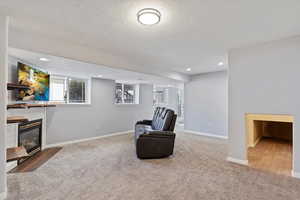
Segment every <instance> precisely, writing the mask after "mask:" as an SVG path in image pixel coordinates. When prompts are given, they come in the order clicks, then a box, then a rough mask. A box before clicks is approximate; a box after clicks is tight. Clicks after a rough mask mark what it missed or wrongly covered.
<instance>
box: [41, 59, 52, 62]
mask: <svg viewBox="0 0 300 200" xmlns="http://www.w3.org/2000/svg"><path fill="white" fill-rule="evenodd" d="M40 61H44V62H49V61H50V60H49V59H48V58H40Z"/></svg>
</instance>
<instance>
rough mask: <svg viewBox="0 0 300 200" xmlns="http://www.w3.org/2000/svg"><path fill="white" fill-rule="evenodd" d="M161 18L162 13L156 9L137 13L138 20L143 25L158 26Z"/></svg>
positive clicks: (147, 9) (146, 9) (145, 9)
mask: <svg viewBox="0 0 300 200" xmlns="http://www.w3.org/2000/svg"><path fill="white" fill-rule="evenodd" d="M160 17H161V14H160V12H159V11H158V10H156V9H154V8H144V9H142V10H140V11H139V12H138V13H137V20H138V22H140V23H141V24H143V25H154V24H158V23H159V22H160Z"/></svg>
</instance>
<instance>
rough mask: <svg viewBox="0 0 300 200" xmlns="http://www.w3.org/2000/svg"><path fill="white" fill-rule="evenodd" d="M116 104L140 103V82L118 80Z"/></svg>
mask: <svg viewBox="0 0 300 200" xmlns="http://www.w3.org/2000/svg"><path fill="white" fill-rule="evenodd" d="M115 103H116V104H139V84H128V83H119V82H116V90H115Z"/></svg>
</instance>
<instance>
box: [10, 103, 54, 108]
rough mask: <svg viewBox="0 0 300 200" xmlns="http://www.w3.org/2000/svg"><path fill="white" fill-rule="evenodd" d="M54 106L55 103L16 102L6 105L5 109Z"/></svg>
mask: <svg viewBox="0 0 300 200" xmlns="http://www.w3.org/2000/svg"><path fill="white" fill-rule="evenodd" d="M48 107H56V105H55V104H26V103H17V104H10V105H7V109H26V108H28V109H29V108H48Z"/></svg>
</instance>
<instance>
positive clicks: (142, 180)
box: [8, 134, 300, 200]
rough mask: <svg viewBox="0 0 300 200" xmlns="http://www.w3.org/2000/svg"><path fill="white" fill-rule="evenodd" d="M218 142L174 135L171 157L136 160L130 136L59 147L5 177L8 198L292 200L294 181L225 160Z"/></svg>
mask: <svg viewBox="0 0 300 200" xmlns="http://www.w3.org/2000/svg"><path fill="white" fill-rule="evenodd" d="M226 152H227V145H226V143H225V141H223V140H215V139H209V138H205V137H200V136H195V135H190V134H178V135H177V139H176V145H175V155H174V156H173V157H170V158H168V159H160V160H139V159H137V158H136V155H135V149H134V145H133V138H132V136H131V135H123V136H115V137H110V138H106V139H99V140H94V141H90V142H83V143H79V144H74V145H69V146H66V147H64V148H63V150H61V151H60V152H59V153H58V154H56V155H55V156H54V157H53V158H52V159H51V160H50V161H48V162H47V163H46V164H45V165H44V166H42V167H40V168H39V169H38V170H37V171H35V172H32V173H23V174H9V175H8V191H9V193H8V199H9V200H10V199H18V200H19V199H28V200H35V199H43V200H46V199H49V200H50V199H51V200H54V199H61V200H67V199H70V200H79V199H80V200H81V199H83V200H94V199H95V200H102V199H103V200H200V199H201V200H227V199H228V200H229V199H230V200H235V199H236V200H246V199H251V200H252V199H253V200H254V199H255V200H256V199H258V200H264V199H265V200H279V199H282V200H297V199H300V180H298V179H294V178H291V177H287V176H279V175H275V174H269V173H265V172H260V171H257V170H253V169H250V168H248V167H244V166H239V165H235V164H231V163H228V162H226V161H225V158H226Z"/></svg>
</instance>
